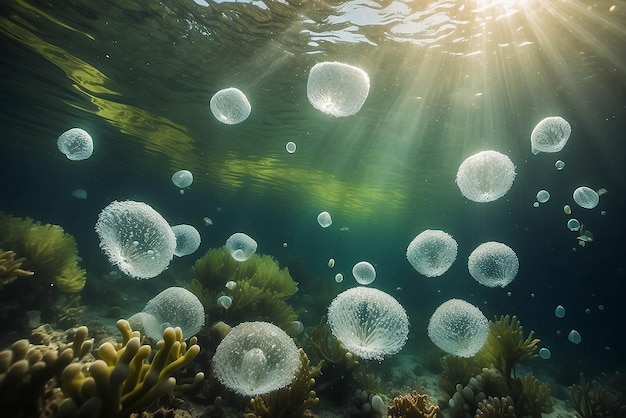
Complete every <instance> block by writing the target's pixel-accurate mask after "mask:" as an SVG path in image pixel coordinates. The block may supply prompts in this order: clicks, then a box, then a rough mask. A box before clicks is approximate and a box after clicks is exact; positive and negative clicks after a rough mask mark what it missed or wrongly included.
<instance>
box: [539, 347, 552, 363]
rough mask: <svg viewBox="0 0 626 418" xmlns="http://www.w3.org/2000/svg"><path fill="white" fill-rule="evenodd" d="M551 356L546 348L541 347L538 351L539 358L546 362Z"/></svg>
mask: <svg viewBox="0 0 626 418" xmlns="http://www.w3.org/2000/svg"><path fill="white" fill-rule="evenodd" d="M551 356H552V353H551V352H550V350H548V349H547V348H545V347H543V348H540V349H539V357H541V358H542V359H544V360H548V359H549V358H550V357H551Z"/></svg>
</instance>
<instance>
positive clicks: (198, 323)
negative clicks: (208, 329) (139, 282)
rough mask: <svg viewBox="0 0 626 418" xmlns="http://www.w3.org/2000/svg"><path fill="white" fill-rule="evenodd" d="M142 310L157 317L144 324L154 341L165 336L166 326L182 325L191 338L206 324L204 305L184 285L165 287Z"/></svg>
mask: <svg viewBox="0 0 626 418" xmlns="http://www.w3.org/2000/svg"><path fill="white" fill-rule="evenodd" d="M142 312H144V313H146V314H149V315H152V317H154V318H155V319H156V321H154V322H152V321H149V322H146V321H144V324H143V325H144V329H145V331H146V335H147V336H148V337H150V339H152V340H154V341H159V340H160V339H162V338H163V330H164V329H165V328H166V327H180V328H181V329H182V331H183V336H184V337H185V338H189V337H192V336H194V335H196V334H197V333H198V332H199V331H200V329H202V326H203V325H204V306H202V303H201V302H200V300H199V299H198V297H197V296H196V295H194V294H193V293H191V292H190V291H189V290H187V289H185V288H182V287H169V288H167V289H165V290H164V291H162V292H161V293H159V294H158V295H156V296H155V297H154V298H152V299H150V301H148V303H146V306H145V307H144V308H143V311H142ZM148 318H149V317H148ZM144 319H145V318H144Z"/></svg>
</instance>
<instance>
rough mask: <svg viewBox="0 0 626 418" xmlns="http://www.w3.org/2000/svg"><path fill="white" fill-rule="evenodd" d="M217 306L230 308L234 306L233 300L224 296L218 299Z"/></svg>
mask: <svg viewBox="0 0 626 418" xmlns="http://www.w3.org/2000/svg"><path fill="white" fill-rule="evenodd" d="M217 304H218V305H220V306H221V307H222V308H224V309H228V308H230V305H232V304H233V298H231V297H230V296H227V295H222V296H220V297H219V298H217Z"/></svg>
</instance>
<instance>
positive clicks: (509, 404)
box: [476, 396, 517, 418]
mask: <svg viewBox="0 0 626 418" xmlns="http://www.w3.org/2000/svg"><path fill="white" fill-rule="evenodd" d="M476 418H517V415H515V408H513V399H511V398H510V397H506V398H504V397H503V398H498V397H496V398H493V397H491V396H489V397H488V398H487V399H483V400H482V402H480V403H479V404H478V410H477V411H476Z"/></svg>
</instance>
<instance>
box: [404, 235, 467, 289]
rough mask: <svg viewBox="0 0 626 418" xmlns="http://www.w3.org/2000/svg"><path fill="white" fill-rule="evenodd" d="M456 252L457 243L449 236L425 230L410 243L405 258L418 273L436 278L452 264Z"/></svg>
mask: <svg viewBox="0 0 626 418" xmlns="http://www.w3.org/2000/svg"><path fill="white" fill-rule="evenodd" d="M457 251H458V245H457V242H456V240H455V239H454V238H452V236H451V235H450V234H448V233H447V232H444V231H439V230H431V229H427V230H426V231H424V232H422V233H420V234H419V235H417V236H416V237H415V238H414V239H413V241H411V243H410V244H409V246H408V247H407V249H406V258H407V260H409V263H411V265H412V266H413V268H414V269H415V270H417V272H418V273H420V274H422V275H424V276H426V277H438V276H441V275H442V274H444V273H445V272H446V271H448V269H449V268H450V266H451V265H452V263H454V260H456V255H457Z"/></svg>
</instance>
